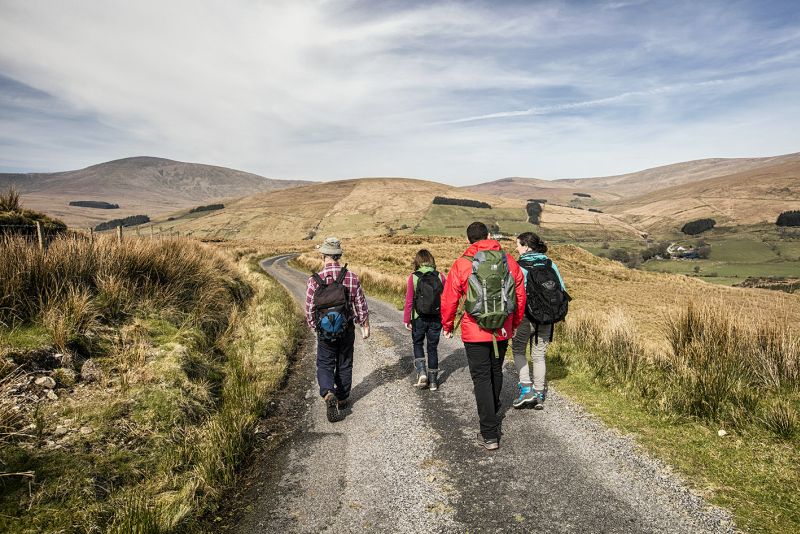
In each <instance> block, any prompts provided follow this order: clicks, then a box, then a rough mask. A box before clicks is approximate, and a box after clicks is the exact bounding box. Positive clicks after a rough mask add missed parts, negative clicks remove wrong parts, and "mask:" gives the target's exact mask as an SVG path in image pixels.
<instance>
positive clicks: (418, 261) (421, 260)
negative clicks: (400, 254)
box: [414, 248, 436, 271]
mask: <svg viewBox="0 0 800 534" xmlns="http://www.w3.org/2000/svg"><path fill="white" fill-rule="evenodd" d="M423 265H427V266H429V267H433V268H434V269H436V260H434V259H433V254H431V253H430V251H429V250H428V249H426V248H423V249H420V250H419V252H417V255H416V256H415V257H414V270H415V271H418V270H419V268H420V267H422V266H423Z"/></svg>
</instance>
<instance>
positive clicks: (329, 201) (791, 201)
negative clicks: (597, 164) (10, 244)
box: [0, 153, 800, 240]
mask: <svg viewBox="0 0 800 534" xmlns="http://www.w3.org/2000/svg"><path fill="white" fill-rule="evenodd" d="M9 184H14V185H16V186H17V187H18V188H19V189H20V191H21V192H22V193H23V203H24V204H25V205H26V206H27V207H30V208H33V209H37V210H40V211H44V212H46V213H47V214H49V215H52V216H55V217H59V218H61V219H62V220H64V221H65V222H67V223H68V224H70V225H73V226H90V225H92V226H93V225H95V224H97V223H98V222H102V221H105V220H108V219H112V218H120V217H124V216H127V215H136V214H145V215H149V216H150V217H151V218H152V219H154V220H156V222H157V223H159V224H160V225H161V226H165V225H168V226H169V227H174V228H176V229H177V228H180V229H181V231H183V232H191V233H193V234H197V235H202V236H217V237H237V236H238V237H247V238H261V237H270V238H274V237H281V238H286V239H301V238H303V237H308V236H310V235H316V234H321V233H334V234H338V235H340V236H357V235H371V234H381V233H386V232H399V233H412V232H418V233H444V234H453V233H459V234H460V233H462V232H463V228H462V226H465V223H466V224H468V223H469V222H471V220H473V219H474V218H476V217H481V218H484V219H486V221H487V222H495V223H497V224H498V225H499V226H500V228H501V230H503V231H505V232H517V231H522V230H523V229H524V228H528V227H530V224H529V223H527V222H526V219H527V214H526V213H525V205H526V202H527V200H528V199H540V200H542V201H546V203H544V206H545V207H544V211H543V212H542V215H541V223H542V224H541V229H542V231H545V232H549V233H550V234H551V235H555V234H558V235H560V236H563V237H565V238H572V237H575V238H577V237H579V236H584V237H585V236H587V235H588V236H592V238H597V239H602V240H608V239H613V238H617V237H626V238H637V237H639V236H640V235H641V234H643V233H653V232H674V231H676V229H677V228H680V226H682V224H683V223H685V222H687V221H689V220H692V219H696V218H701V217H712V218H714V219H716V220H717V222H718V224H723V225H739V224H758V223H764V222H767V223H773V222H774V221H775V219H776V217H777V216H778V214H779V213H780V212H781V211H786V210H794V209H800V153H796V154H787V155H784V156H776V157H769V158H742V159H705V160H697V161H689V162H684V163H676V164H673V165H666V166H663V167H656V168H653V169H647V170H643V171H639V172H635V173H629V174H623V175H619V176H606V177H598V178H580V179H561V180H550V181H548V180H539V179H535V178H503V179H500V180H495V181H492V182H487V183H483V184H479V185H474V186H469V187H462V188H459V187H454V186H449V185H445V184H440V183H436V182H430V181H424V180H415V179H410V178H359V179H353V180H340V181H335V182H320V183H314V182H304V181H297V180H274V179H268V178H264V177H262V176H258V175H255V174H250V173H246V172H242V171H237V170H232V169H227V168H224V167H215V166H211V165H200V164H195V163H182V162H177V161H172V160H167V159H160V158H150V157H136V158H127V159H122V160H116V161H111V162H108V163H102V164H99V165H94V166H91V167H87V168H86V169H82V170H79V171H68V172H59V173H49V174H0V187H5V186H7V185H9ZM435 196H445V197H450V198H464V199H473V200H480V201H482V202H487V203H489V204H491V206H492V209H491V210H481V209H480V208H466V207H459V206H441V205H434V204H432V200H433V198H434V197H435ZM76 200H84V201H85V200H93V201H105V202H109V203H114V204H119V205H120V208H119V209H117V210H100V209H93V208H87V207H74V206H69V205H68V204H69V202H71V201H76ZM220 201H224V203H225V209H223V210H215V211H207V212H199V213H188V212H189V209H190V208H193V207H195V206H198V205H201V204H208V203H211V202H220ZM476 210H477V211H476ZM168 215H169V218H170V219H173V220H170V221H167V219H168Z"/></svg>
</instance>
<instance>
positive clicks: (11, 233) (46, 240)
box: [0, 221, 191, 250]
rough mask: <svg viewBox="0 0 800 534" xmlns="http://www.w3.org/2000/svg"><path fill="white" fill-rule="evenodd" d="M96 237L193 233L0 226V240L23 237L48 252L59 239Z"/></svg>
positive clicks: (161, 229)
mask: <svg viewBox="0 0 800 534" xmlns="http://www.w3.org/2000/svg"><path fill="white" fill-rule="evenodd" d="M96 236H116V238H117V241H118V242H120V243H121V242H122V241H123V239H127V238H131V237H135V238H155V239H158V238H161V239H166V238H175V237H189V236H191V233H189V232H181V231H180V230H178V229H176V228H175V227H163V226H156V225H146V226H145V225H140V226H135V227H123V226H118V227H116V228H114V229H111V230H103V231H97V230H95V229H94V228H92V227H86V228H81V227H68V226H62V225H57V224H52V223H42V222H38V221H37V222H33V223H27V224H0V239H2V238H4V237H22V238H27V239H29V240H30V241H31V242H32V243H36V244H37V245H38V246H39V248H40V249H43V250H46V249H47V247H48V245H49V244H50V243H51V242H52V241H53V240H54V239H58V238H65V237H72V238H77V239H86V240H88V241H90V242H94V239H95V237H96Z"/></svg>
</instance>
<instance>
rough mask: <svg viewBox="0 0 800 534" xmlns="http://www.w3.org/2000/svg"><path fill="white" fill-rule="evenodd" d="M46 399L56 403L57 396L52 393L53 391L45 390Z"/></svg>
mask: <svg viewBox="0 0 800 534" xmlns="http://www.w3.org/2000/svg"><path fill="white" fill-rule="evenodd" d="M47 398H48V399H50V400H51V401H57V400H58V395H56V394H55V393H54V392H53V390H52V389H48V390H47Z"/></svg>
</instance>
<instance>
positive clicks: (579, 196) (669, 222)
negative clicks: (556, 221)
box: [464, 153, 800, 231]
mask: <svg viewBox="0 0 800 534" xmlns="http://www.w3.org/2000/svg"><path fill="white" fill-rule="evenodd" d="M464 189H466V190H468V191H472V192H476V193H482V194H487V195H496V196H502V197H510V198H526V199H529V198H536V199H543V200H547V201H548V202H549V203H550V204H563V205H568V206H573V207H582V208H594V209H601V210H602V211H603V212H605V213H609V214H613V215H615V216H617V217H618V218H620V219H622V220H624V221H626V222H627V223H630V224H632V225H634V226H636V227H637V228H640V229H641V230H643V231H648V230H652V229H666V228H668V227H673V226H676V225H678V226H680V225H679V223H680V222H685V221H688V220H692V219H695V218H700V217H713V218H715V219H716V220H717V221H718V222H721V223H729V224H756V223H761V222H774V221H775V218H776V217H777V216H778V214H779V213H780V212H781V211H784V210H788V209H799V208H800V153H794V154H787V155H783V156H776V157H768V158H736V159H703V160H697V161H688V162H683V163H676V164H673V165H666V166H663V167H655V168H653V169H646V170H643V171H639V172H634V173H629V174H622V175H619V176H606V177H598V178H578V179H561V180H540V179H536V178H502V179H500V180H495V181H492V182H487V183H483V184H478V185H474V186H469V187H466V188H464Z"/></svg>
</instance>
